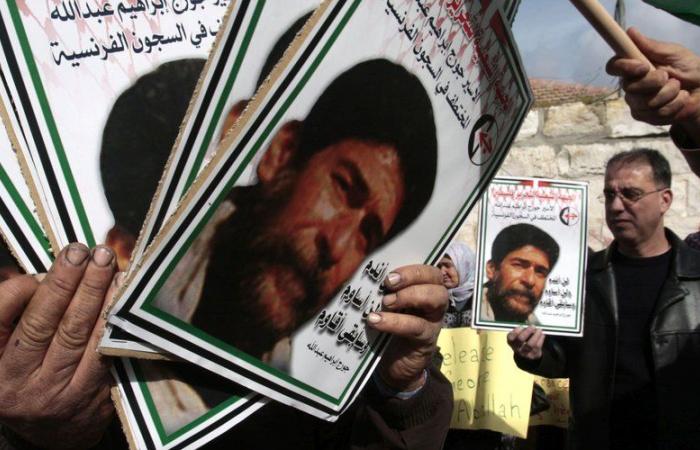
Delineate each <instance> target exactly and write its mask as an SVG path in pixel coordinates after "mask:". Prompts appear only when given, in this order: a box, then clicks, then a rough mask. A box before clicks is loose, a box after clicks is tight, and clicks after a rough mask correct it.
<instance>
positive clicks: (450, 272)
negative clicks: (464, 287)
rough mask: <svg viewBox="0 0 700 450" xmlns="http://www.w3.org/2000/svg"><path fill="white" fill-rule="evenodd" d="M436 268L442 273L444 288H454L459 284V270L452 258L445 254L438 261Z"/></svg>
mask: <svg viewBox="0 0 700 450" xmlns="http://www.w3.org/2000/svg"><path fill="white" fill-rule="evenodd" d="M438 269H440V273H442V284H443V286H445V288H446V289H454V288H456V287H457V286H458V285H459V272H457V268H456V267H455V265H454V263H453V262H452V258H450V257H449V256H447V255H445V256H443V257H442V259H441V260H440V262H439V263H438Z"/></svg>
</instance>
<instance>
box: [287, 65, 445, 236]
mask: <svg viewBox="0 0 700 450" xmlns="http://www.w3.org/2000/svg"><path fill="white" fill-rule="evenodd" d="M344 139H357V140H362V141H367V142H372V143H377V144H388V145H392V146H394V147H395V148H396V151H397V152H398V156H399V160H400V166H401V171H402V175H403V181H404V187H405V189H404V198H405V200H404V204H403V206H402V208H401V211H400V212H399V215H398V216H397V218H396V220H395V222H394V224H393V226H392V228H391V229H390V230H389V233H388V234H387V240H388V239H391V238H392V237H393V236H395V235H396V234H398V233H399V232H401V231H402V230H403V229H404V228H406V227H407V226H408V224H410V223H411V222H413V221H414V220H415V219H416V217H418V215H419V214H420V213H421V212H422V211H423V208H425V205H426V204H427V203H428V201H429V200H430V197H431V196H432V192H433V186H434V184H435V176H436V171H437V136H436V130H435V119H434V117H433V108H432V105H431V103H430V98H429V97H428V94H427V92H426V90H425V88H424V87H423V85H422V84H421V82H420V80H418V78H417V77H416V76H415V75H413V74H411V73H410V72H408V71H407V70H406V69H405V68H403V67H402V66H400V65H398V64H394V63H392V62H390V61H387V60H386V59H374V60H370V61H365V62H362V63H359V64H357V65H355V66H354V67H352V68H351V69H349V70H347V71H346V72H344V73H342V74H341V75H340V76H338V77H337V78H336V79H335V80H333V82H331V84H330V85H329V86H328V87H327V88H326V89H325V90H324V91H323V93H322V94H321V96H320V97H319V98H318V100H317V101H316V103H315V105H314V106H313V108H312V109H311V111H310V112H309V114H308V115H307V117H306V119H305V120H304V123H303V127H302V130H301V137H300V140H299V150H298V152H297V153H296V154H295V159H294V161H292V162H293V163H295V164H297V165H301V164H303V163H304V162H306V161H308V160H309V158H310V157H311V155H313V154H314V153H316V152H318V151H320V150H322V149H324V148H326V147H327V146H329V145H332V144H334V143H337V142H339V141H342V140H344Z"/></svg>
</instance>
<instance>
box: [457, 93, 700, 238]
mask: <svg viewBox="0 0 700 450" xmlns="http://www.w3.org/2000/svg"><path fill="white" fill-rule="evenodd" d="M634 147H648V148H653V149H656V150H658V151H660V152H661V153H662V154H663V155H664V156H666V158H668V160H669V162H670V163H671V169H672V171H673V185H672V188H673V194H674V198H673V204H672V207H671V210H670V211H669V212H668V213H667V215H666V225H667V226H668V227H669V228H671V229H672V230H674V231H675V232H676V233H677V234H678V235H679V236H681V237H685V236H686V235H687V234H688V233H691V232H694V231H697V230H698V226H699V225H700V179H698V177H696V176H695V175H694V174H693V173H692V172H691V171H690V169H689V168H688V165H687V164H686V162H685V159H684V158H683V155H682V154H681V153H680V152H679V151H678V149H676V147H675V146H674V145H673V143H672V142H671V139H670V138H669V136H668V127H657V126H651V125H647V124H644V123H642V122H638V121H635V120H634V119H633V118H632V117H631V116H630V114H629V109H628V107H627V105H626V103H625V102H624V100H622V99H619V98H616V99H612V100H607V101H604V102H600V103H596V104H589V105H586V104H583V103H569V104H565V105H559V106H551V107H548V108H538V109H533V110H532V111H530V113H529V114H528V116H527V118H526V120H525V122H524V124H523V126H522V128H521V129H520V133H519V134H518V137H517V139H516V142H515V144H514V145H513V147H512V148H511V150H510V153H509V154H508V156H507V158H506V160H505V162H504V163H503V166H502V168H501V170H500V172H499V173H498V175H500V176H507V175H510V176H535V177H542V178H556V179H568V180H579V181H587V182H588V183H589V194H590V202H589V205H590V209H589V211H588V239H589V245H590V246H591V247H592V248H594V249H596V250H598V249H600V248H603V247H605V246H606V245H607V244H608V243H609V242H610V241H611V239H612V236H611V234H610V231H609V230H608V229H607V227H606V226H605V218H604V210H603V204H602V203H601V202H599V201H598V199H597V197H598V195H599V194H600V193H601V192H602V189H603V169H604V167H605V162H606V161H607V160H608V158H610V157H611V156H612V155H614V154H615V153H618V152H620V151H623V150H629V149H631V148H634ZM477 216H478V214H476V211H474V212H473V213H472V214H470V217H469V219H468V220H467V223H466V224H465V226H464V227H463V228H462V229H461V230H460V233H459V235H458V239H460V240H463V241H466V242H467V243H468V244H470V245H472V246H474V244H475V241H476V239H475V237H476V236H475V235H476V221H477Z"/></svg>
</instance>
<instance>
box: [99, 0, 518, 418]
mask: <svg viewBox="0 0 700 450" xmlns="http://www.w3.org/2000/svg"><path fill="white" fill-rule="evenodd" d="M244 3H245V2H242V3H241V4H244ZM255 4H256V3H255V2H253V3H252V5H255ZM251 7H252V6H251ZM234 8H235V5H234ZM226 41H227V37H226V36H221V38H220V41H219V43H220V44H221V43H223V42H226ZM220 82H225V80H221V81H220ZM203 87H204V86H202V87H200V88H203ZM531 102H532V95H531V92H530V89H529V87H528V84H527V79H526V77H525V75H524V73H523V71H522V68H521V63H520V60H519V57H518V52H517V50H516V48H515V46H514V44H513V39H512V36H511V35H510V34H509V26H508V23H507V21H506V20H505V18H503V16H502V15H501V11H500V8H499V4H497V3H495V2H483V3H481V2H443V3H433V4H432V5H427V4H426V3H425V2H421V1H391V0H389V1H386V2H361V1H357V0H356V1H349V2H324V3H323V4H322V5H321V6H320V7H319V9H318V10H317V11H316V13H314V15H313V16H312V17H311V18H310V19H309V21H308V22H307V24H306V25H305V27H304V28H303V29H302V31H301V35H300V36H299V38H298V39H297V40H295V41H294V42H293V43H292V44H291V47H290V49H289V50H288V51H287V53H286V55H285V57H284V58H283V61H282V62H281V63H280V64H279V65H278V66H277V67H276V68H275V69H274V70H273V72H272V75H271V77H270V78H269V79H268V81H267V82H265V83H263V85H262V87H261V88H260V89H259V90H258V93H257V94H256V96H255V97H254V99H253V100H252V101H251V102H249V103H248V105H247V109H246V110H245V111H244V112H243V114H242V116H241V118H240V119H239V120H238V122H237V124H236V125H235V126H234V129H233V131H232V132H231V133H229V135H228V136H227V137H225V138H224V140H223V142H222V143H221V144H220V146H219V148H218V149H217V150H216V152H215V153H214V155H213V157H212V159H211V161H210V162H209V164H208V165H207V166H206V167H205V168H204V169H203V171H202V173H201V174H200V175H199V177H198V178H197V179H196V180H195V181H194V183H193V184H192V187H191V188H190V189H189V191H188V192H187V194H186V195H185V197H184V198H183V200H182V202H181V203H180V205H179V206H178V208H177V210H176V212H175V214H174V215H173V216H172V217H171V218H170V219H169V220H168V221H167V222H166V223H165V225H164V227H163V228H162V230H161V231H160V233H159V234H158V236H157V237H156V238H155V239H154V240H153V243H152V244H151V246H150V248H149V250H148V251H146V252H145V254H144V257H143V258H141V259H140V260H139V261H137V262H135V265H134V269H133V270H132V271H131V275H130V278H129V280H128V281H127V285H126V286H125V288H124V290H123V291H122V292H121V293H120V296H119V299H118V302H117V303H116V304H115V307H114V309H113V310H112V313H111V315H110V318H109V320H110V322H112V323H113V324H115V325H117V326H119V327H121V328H123V329H125V330H126V331H128V332H129V333H132V334H134V335H136V336H137V337H140V338H142V339H144V340H147V341H148V342H151V343H153V344H155V345H156V346H157V347H160V348H162V349H164V350H166V351H167V352H170V353H172V354H174V355H176V356H179V357H181V358H183V359H185V360H188V361H191V362H193V363H196V364H198V365H201V366H202V367H205V368H207V369H209V370H212V371H214V372H215V373H217V374H219V375H221V376H224V377H226V378H229V379H232V380H234V381H236V382H238V383H240V384H243V385H245V386H247V387H249V388H251V389H253V390H256V391H257V392H260V393H262V394H263V395H266V396H269V397H272V398H274V399H276V400H279V401H281V402H284V403H287V404H290V405H292V406H295V407H297V408H301V409H303V410H305V411H307V412H309V413H312V414H315V415H317V416H319V417H322V418H325V419H328V420H333V419H334V418H335V417H336V416H337V415H338V414H339V413H340V412H341V411H342V410H343V409H344V408H345V407H346V406H347V405H348V404H349V402H351V401H352V399H353V398H355V396H356V395H357V394H358V393H359V392H360V390H361V389H362V386H363V385H364V382H365V381H366V380H367V378H368V375H369V374H370V373H371V372H372V370H373V368H374V366H375V365H376V363H377V361H378V359H377V358H378V356H379V354H380V353H381V350H382V348H383V347H384V345H385V343H386V336H379V335H376V334H374V333H372V332H370V331H369V330H368V329H367V328H366V326H365V323H364V320H365V318H366V316H367V314H369V313H370V312H371V311H374V310H376V309H378V308H379V307H380V302H381V293H380V292H379V286H380V284H381V282H382V280H383V278H384V277H385V276H386V275H387V274H388V273H390V270H391V269H392V268H393V267H398V266H401V265H405V264H414V263H416V262H427V263H432V262H436V260H437V258H439V256H440V255H442V253H443V252H444V249H445V247H446V245H447V243H449V241H450V240H451V238H452V237H453V236H454V234H455V233H456V231H457V230H458V229H459V226H460V224H461V223H462V222H463V221H464V219H465V218H466V215H467V214H468V212H469V211H470V209H471V208H472V207H473V205H474V203H475V202H476V200H477V198H478V197H479V195H480V193H481V191H483V190H484V189H485V187H486V186H487V185H488V182H489V181H490V178H491V177H492V176H493V175H494V173H495V171H496V170H497V168H498V167H499V165H500V163H501V162H502V160H503V158H504V156H505V153H506V151H507V149H508V148H509V146H510V144H511V143H512V140H513V139H514V137H515V135H516V133H517V130H518V128H519V126H520V124H521V123H522V120H523V118H524V115H525V113H526V111H527V110H528V109H529V106H530V104H531ZM407 124H410V126H407ZM207 126H209V125H207ZM211 126H214V125H211ZM329 227H330V228H329ZM193 279H197V280H201V285H199V286H200V287H199V288H198V289H199V290H198V291H196V292H186V291H188V289H184V288H187V287H190V286H192V284H191V283H190V282H189V281H190V280H193ZM183 310H185V311H187V312H188V315H189V317H186V316H183V315H181V314H180V313H179V312H178V311H183ZM190 314H191V315H190ZM183 317H184V318H183Z"/></svg>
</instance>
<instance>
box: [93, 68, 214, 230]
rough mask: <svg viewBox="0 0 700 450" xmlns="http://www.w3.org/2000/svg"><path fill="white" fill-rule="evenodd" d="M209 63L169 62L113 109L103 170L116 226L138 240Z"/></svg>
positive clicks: (142, 80) (105, 137)
mask: <svg viewBox="0 0 700 450" xmlns="http://www.w3.org/2000/svg"><path fill="white" fill-rule="evenodd" d="M204 63H205V60H204V59H183V60H178V61H172V62H168V63H165V64H163V65H161V66H160V67H158V68H157V69H156V70H154V71H153V72H150V73H148V74H146V75H144V76H142V77H141V78H139V79H138V80H137V81H136V83H134V85H133V86H131V87H130V88H129V89H127V90H126V91H124V92H123V93H122V94H121V95H120V96H119V98H118V99H117V101H116V102H115V103H114V106H113V107H112V111H111V112H110V114H109V117H108V119H107V123H106V124H105V128H104V133H103V135H102V151H101V153H100V171H101V173H102V185H103V187H104V191H105V196H106V197H107V203H108V204H109V207H110V209H111V210H112V214H114V221H115V223H116V224H117V225H119V226H121V227H122V228H124V229H125V230H126V231H128V232H129V233H131V234H132V235H134V236H138V234H139V232H140V230H141V227H142V225H143V221H144V220H145V218H146V213H147V212H148V207H149V205H150V203H151V200H152V199H153V195H154V194H155V192H156V189H157V187H158V180H160V176H161V174H162V173H163V169H164V167H165V163H166V161H167V160H168V156H169V155H170V151H171V149H172V147H173V144H174V143H175V139H176V138H177V135H178V131H179V129H180V124H181V122H182V120H183V118H184V117H185V113H186V112H187V106H188V105H189V102H190V98H191V97H192V93H193V92H194V89H195V86H196V85H197V80H198V79H199V75H200V73H201V71H202V69H203V68H204Z"/></svg>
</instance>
